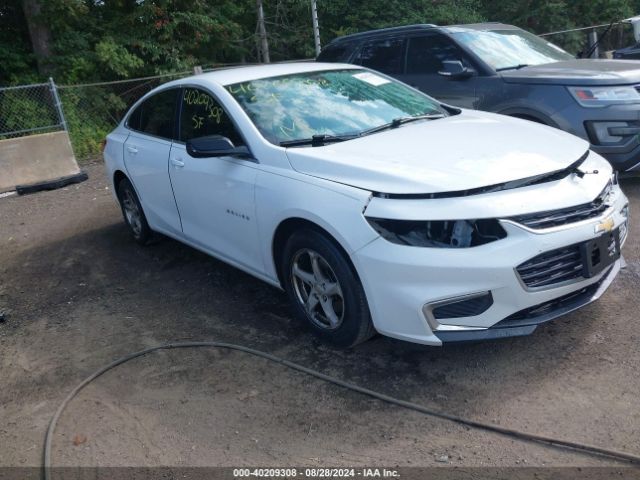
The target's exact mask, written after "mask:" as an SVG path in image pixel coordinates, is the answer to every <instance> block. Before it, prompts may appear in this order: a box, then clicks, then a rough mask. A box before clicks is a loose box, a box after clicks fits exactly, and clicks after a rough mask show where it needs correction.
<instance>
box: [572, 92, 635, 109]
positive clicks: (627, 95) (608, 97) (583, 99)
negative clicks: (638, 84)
mask: <svg viewBox="0 0 640 480" xmlns="http://www.w3.org/2000/svg"><path fill="white" fill-rule="evenodd" d="M567 89H568V90H569V93H571V95H572V96H573V98H575V99H576V102H578V103H579V104H580V105H582V106H583V107H588V108H597V107H606V106H607V105H615V104H620V103H640V93H638V91H637V90H636V89H635V88H634V87H567Z"/></svg>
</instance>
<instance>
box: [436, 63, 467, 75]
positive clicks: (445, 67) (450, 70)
mask: <svg viewBox="0 0 640 480" xmlns="http://www.w3.org/2000/svg"><path fill="white" fill-rule="evenodd" d="M438 75H442V76H443V77H449V78H466V77H470V76H471V75H473V70H472V69H470V68H467V67H465V66H464V65H463V64H462V61H460V60H443V62H442V70H440V71H439V72H438Z"/></svg>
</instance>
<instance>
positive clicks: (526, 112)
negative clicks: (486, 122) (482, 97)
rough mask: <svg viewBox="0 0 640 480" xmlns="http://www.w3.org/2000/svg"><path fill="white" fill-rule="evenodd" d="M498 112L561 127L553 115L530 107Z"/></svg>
mask: <svg viewBox="0 0 640 480" xmlns="http://www.w3.org/2000/svg"><path fill="white" fill-rule="evenodd" d="M496 113H500V114H502V115H508V116H510V117H515V118H521V119H523V120H529V121H531V122H536V123H541V124H543V125H548V126H550V127H555V128H559V127H558V124H557V123H556V122H554V121H553V120H552V119H551V117H549V116H548V115H546V114H545V113H542V112H539V111H537V110H533V109H530V108H517V107H515V108H507V109H504V110H500V111H499V112H496Z"/></svg>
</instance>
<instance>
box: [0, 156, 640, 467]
mask: <svg viewBox="0 0 640 480" xmlns="http://www.w3.org/2000/svg"><path fill="white" fill-rule="evenodd" d="M87 171H88V173H89V175H90V179H89V181H87V182H85V183H83V184H80V185H74V186H70V187H68V188H65V189H62V190H57V191H51V192H42V193H38V194H34V195H29V196H25V197H17V196H10V197H4V198H1V199H0V311H4V312H5V313H6V316H7V318H6V321H5V322H4V323H0V466H38V465H39V464H40V461H41V451H42V442H43V437H44V433H45V429H46V426H47V423H48V421H49V419H50V418H51V416H52V414H53V413H54V411H55V409H56V408H57V406H58V405H59V403H60V402H61V401H62V399H63V398H64V397H65V396H66V395H67V393H68V392H69V391H70V390H71V389H72V388H73V387H74V386H75V385H76V384H77V383H79V382H80V381H81V380H82V379H83V378H84V377H86V376H87V375H88V374H90V373H91V372H93V371H94V370H95V369H97V368H98V367H100V366H102V365H104V364H106V363H108V362H110V361H112V360H114V359H116V358H118V357H120V356H122V355H124V354H126V353H129V352H132V351H135V350H139V349H141V348H144V347H148V346H152V345H156V344H160V343H163V342H167V341H176V340H215V341H226V342H235V343H240V344H243V345H247V346H251V347H255V348H259V349H262V350H265V351H268V352H271V353H274V354H276V355H278V356H281V357H284V358H287V359H289V360H292V361H295V362H299V363H301V364H303V365H305V366H308V367H311V368H314V369H318V370H320V371H322V372H325V373H328V374H330V375H335V376H337V377H340V378H343V379H346V380H348V381H351V382H353V383H357V384H359V385H362V386H366V387H369V388H373V389H376V390H379V391H381V392H384V393H387V394H390V395H394V396H397V397H400V398H403V399H407V400H411V401H414V402H418V403H421V404H423V405H425V406H428V407H432V408H434V409H439V410H443V411H448V412H451V413H454V414H457V415H461V416H466V417H469V418H472V419H476V420H480V421H486V422H493V423H495V424H498V425H502V426H506V427H511V428H517V429H523V430H527V431H529V432H534V433H538V434H544V435H549V436H556V437H560V438H564V439H570V440H574V441H580V442H586V443H589V444H596V445H601V446H605V447H608V448H613V449H617V450H624V451H628V452H632V453H636V454H640V442H639V438H640V395H639V386H640V354H639V350H638V341H639V339H640V334H639V333H638V331H639V328H638V327H639V322H638V314H637V308H638V304H639V303H640V302H639V301H638V300H639V293H638V292H639V289H638V286H639V285H640V249H639V248H638V245H639V242H640V228H639V226H638V225H640V216H639V215H638V213H637V212H638V211H639V209H640V180H629V181H627V182H625V184H624V189H625V191H626V192H627V194H628V196H629V197H630V199H631V204H632V210H631V212H632V227H631V233H630V238H629V241H628V242H627V244H626V245H625V248H624V252H623V253H624V255H625V257H626V260H627V262H628V268H627V269H626V270H624V271H622V272H621V273H620V275H619V276H618V278H617V279H616V280H615V282H614V283H613V285H612V286H611V288H610V290H609V291H608V292H607V293H606V294H605V295H604V296H603V298H601V299H600V301H599V302H597V303H595V304H592V305H590V306H588V307H586V308H584V309H582V310H580V311H579V312H576V313H574V314H571V315H569V316H567V317H565V318H562V319H559V320H557V321H555V322H552V323H550V324H547V325H545V326H543V327H541V328H539V329H538V330H537V331H536V332H535V333H534V334H533V335H532V336H529V337H524V338H517V339H508V340H501V341H495V342H486V343H477V344H463V345H456V346H445V347H443V348H436V347H424V346H419V345H412V344H408V343H403V342H399V341H394V340H390V339H386V338H383V337H377V338H375V339H373V340H372V341H369V342H367V343H366V344H363V345H361V346H359V347H357V348H355V349H352V350H348V351H340V350H334V349H332V348H329V347H327V346H324V345H321V344H318V343H317V342H316V341H315V339H314V338H313V336H312V335H311V334H309V333H308V332H307V331H306V330H305V329H304V328H301V326H300V325H298V324H297V323H296V322H295V321H294V320H293V319H292V318H291V317H290V314H289V311H288V308H287V304H286V299H285V296H284V294H283V293H281V292H280V291H279V290H277V289H274V288H272V287H269V286H267V285H265V284H263V283H261V282H260V281H258V280H256V279H254V278H252V277H250V276H248V275H246V274H244V273H242V272H240V271H238V270H236V269H234V268H232V267H229V266H227V265H225V264H223V263H221V262H219V261H217V260H215V259H212V258H209V257H207V256H206V255H204V254H202V253H199V252H197V251H195V250H193V249H191V248H189V247H186V246H183V245H181V244H179V243H177V242H175V241H172V240H169V239H162V240H161V241H159V242H157V243H156V244H154V245H151V246H148V247H144V248H143V247H139V246H137V245H136V244H135V243H134V242H133V241H131V240H130V239H129V237H128V235H127V232H126V230H125V227H124V224H123V222H122V219H121V216H120V212H119V210H118V208H117V206H116V204H115V202H114V200H113V198H112V197H111V192H110V191H109V188H108V186H107V181H106V178H105V176H104V173H103V167H102V165H101V164H99V163H97V164H93V165H89V166H88V167H87ZM53 462H54V464H55V465H58V466H93V465H98V466H158V465H171V466H210V465H220V466H243V465H260V466H279V467H281V466H286V465H298V466H307V465H308V466H340V465H353V466H359V465H360V466H363V465H389V466H395V465H400V466H445V465H449V466H458V467H479V466H498V467H519V466H583V467H586V466H607V465H620V464H616V463H615V462H613V461H612V460H608V459H603V458H595V457H590V456H586V455H584V454H579V453H576V452H570V451H563V450H559V449H556V448H551V447H546V446H541V445H535V444H531V443H524V442H521V441H516V440H512V439H509V438H505V437H502V436H499V435H495V434H491V433H487V432H483V431H477V430H471V429H468V428H464V427H461V426H459V425H456V424H453V423H450V422H447V421H443V420H438V419H433V418H429V417H425V416H422V415H419V414H417V413H413V412H410V411H407V410H403V409H400V408H398V407H394V406H390V405H386V404H383V403H381V402H378V401H375V400H371V399H369V398H366V397H363V396H361V395H359V394H356V393H352V392H349V391H345V390H343V389H341V388H339V387H335V386H331V385H328V384H326V383H323V382H322V381H319V380H315V379H312V378H309V377H307V376H304V375H303V374H300V373H297V372H293V371H291V370H287V369H286V368H285V367H283V366H279V365H275V364H270V363H268V362H266V361H265V360H261V359H256V358H252V357H250V356H247V355H245V354H242V353H237V352H229V351H221V350H204V349H200V350H181V351H168V352H167V351H165V352H160V353H155V354H152V355H150V356H148V357H145V358H142V359H138V360H135V361H133V362H130V363H128V364H126V365H123V366H121V367H118V368H117V369H116V370H113V371H111V372H109V373H108V374H106V375H105V376H103V377H101V378H100V379H98V380H97V381H96V382H95V383H93V384H92V385H91V386H89V387H88V388H87V389H86V390H85V391H83V392H82V393H81V394H80V395H79V396H78V397H77V398H76V399H75V400H74V401H73V402H72V403H71V404H70V405H69V408H68V409H67V411H66V412H65V413H64V415H63V416H62V417H61V419H60V422H59V426H58V430H57V434H56V437H55V440H54V449H53Z"/></svg>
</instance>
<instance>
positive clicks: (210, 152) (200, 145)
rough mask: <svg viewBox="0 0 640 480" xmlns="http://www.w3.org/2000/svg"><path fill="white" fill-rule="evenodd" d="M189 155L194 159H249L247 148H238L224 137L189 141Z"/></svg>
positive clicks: (199, 138)
mask: <svg viewBox="0 0 640 480" xmlns="http://www.w3.org/2000/svg"><path fill="white" fill-rule="evenodd" d="M187 153H188V154H189V155H191V156H192V157H194V158H208V157H249V150H248V149H247V147H244V146H242V147H236V146H235V145H234V144H233V142H232V141H231V140H229V139H228V138H227V137H223V136H222V135H208V136H206V137H198V138H193V139H191V140H187Z"/></svg>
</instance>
